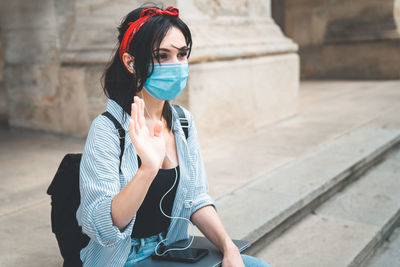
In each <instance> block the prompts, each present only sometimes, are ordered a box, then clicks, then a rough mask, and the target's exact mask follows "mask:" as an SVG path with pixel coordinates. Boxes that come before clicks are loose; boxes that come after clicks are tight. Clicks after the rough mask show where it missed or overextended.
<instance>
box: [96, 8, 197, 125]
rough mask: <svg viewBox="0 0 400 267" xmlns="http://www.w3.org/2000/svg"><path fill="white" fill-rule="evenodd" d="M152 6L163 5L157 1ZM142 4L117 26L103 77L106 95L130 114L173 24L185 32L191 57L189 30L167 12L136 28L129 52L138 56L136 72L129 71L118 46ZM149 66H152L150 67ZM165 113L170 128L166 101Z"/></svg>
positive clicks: (163, 112) (170, 119)
mask: <svg viewBox="0 0 400 267" xmlns="http://www.w3.org/2000/svg"><path fill="white" fill-rule="evenodd" d="M146 7H149V6H146ZM150 7H153V8H157V9H161V8H160V7H158V6H154V5H153V6H150ZM143 8H144V6H143V7H140V8H137V9H135V10H133V11H131V12H130V13H129V14H128V15H127V16H126V17H125V18H124V19H123V21H122V23H121V25H120V26H119V27H118V31H119V35H118V44H117V48H116V51H115V54H114V56H113V58H112V60H111V61H110V63H109V64H108V66H107V67H106V70H105V72H104V74H103V77H102V79H103V91H104V93H105V95H106V96H107V97H108V98H110V99H112V100H114V101H115V102H117V103H118V104H119V105H120V106H121V107H122V109H123V110H124V111H126V112H127V113H128V114H130V112H131V104H132V102H133V97H134V96H135V95H137V93H138V92H140V91H141V90H142V89H143V86H144V84H145V82H146V80H147V78H148V77H150V75H151V74H152V72H153V68H154V58H156V55H155V54H154V52H153V51H154V50H157V48H159V47H160V44H161V41H162V40H163V39H164V37H165V35H166V34H167V32H168V30H169V29H170V28H171V27H176V28H178V29H179V30H180V31H181V32H182V34H183V35H184V37H185V40H186V44H187V46H188V48H189V51H188V57H189V55H190V51H191V48H192V36H191V34H190V30H189V28H188V26H187V25H186V24H185V23H184V22H183V21H182V20H181V19H179V18H177V17H174V16H166V15H161V16H156V17H153V18H151V19H150V20H149V21H147V22H146V23H145V24H144V25H143V26H142V27H141V28H140V29H139V30H138V31H137V33H136V34H135V35H134V37H133V39H132V41H131V43H130V45H129V49H128V53H129V54H130V55H131V56H133V57H134V58H135V61H134V69H135V74H132V73H130V72H129V71H128V70H127V69H126V68H125V66H124V63H123V62H122V61H121V59H120V57H119V50H118V48H119V46H120V44H121V41H122V39H123V37H124V33H125V31H126V30H127V29H128V27H129V25H128V23H130V22H134V21H135V20H137V19H139V16H140V13H141V12H142V9H143ZM149 66H151V68H150V71H149ZM166 102H167V101H166ZM162 116H163V117H164V118H165V120H166V121H167V126H168V128H169V129H171V124H172V113H171V108H170V105H169V104H164V107H163V111H162ZM124 119H125V117H124Z"/></svg>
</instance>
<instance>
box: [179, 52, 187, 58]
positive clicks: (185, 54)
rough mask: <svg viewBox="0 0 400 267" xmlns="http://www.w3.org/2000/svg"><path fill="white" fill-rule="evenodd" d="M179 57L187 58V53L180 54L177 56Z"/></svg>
mask: <svg viewBox="0 0 400 267" xmlns="http://www.w3.org/2000/svg"><path fill="white" fill-rule="evenodd" d="M178 56H179V57H186V56H187V52H180V53H179V54H178Z"/></svg>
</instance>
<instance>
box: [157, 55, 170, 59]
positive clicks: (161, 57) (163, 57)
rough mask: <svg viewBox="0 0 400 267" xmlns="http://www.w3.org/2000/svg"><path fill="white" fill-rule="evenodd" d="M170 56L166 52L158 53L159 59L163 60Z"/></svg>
mask: <svg viewBox="0 0 400 267" xmlns="http://www.w3.org/2000/svg"><path fill="white" fill-rule="evenodd" d="M167 57H168V56H167V55H166V54H158V55H156V59H157V60H163V59H166V58H167Z"/></svg>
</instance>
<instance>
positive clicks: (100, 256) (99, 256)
mask: <svg viewBox="0 0 400 267" xmlns="http://www.w3.org/2000/svg"><path fill="white" fill-rule="evenodd" d="M107 111H108V112H110V113H111V114H112V115H113V116H114V117H115V118H116V119H117V120H118V121H119V122H120V123H121V125H122V126H123V128H124V129H125V132H126V138H125V151H124V155H123V157H122V162H121V172H119V155H120V146H119V139H118V135H117V131H116V129H115V127H114V124H113V123H112V122H111V121H110V120H109V119H108V118H106V117H104V116H101V115H99V116H97V117H96V118H95V119H94V120H93V122H92V125H91V127H90V131H89V134H88V137H87V139H86V144H85V149H84V152H83V156H82V161H81V166H80V192H81V205H80V206H79V209H78V211H77V214H76V216H77V219H78V223H79V224H80V225H81V226H82V229H83V232H84V233H85V234H87V235H88V236H89V237H90V242H89V244H88V246H86V247H85V248H83V249H82V251H81V259H82V261H83V263H84V266H123V265H124V263H125V261H126V259H127V257H128V254H129V250H130V245H131V233H132V231H134V229H135V226H134V224H135V216H134V217H133V219H132V220H131V222H130V223H129V224H128V226H127V227H126V228H125V229H124V230H123V231H122V232H121V231H120V230H119V229H118V228H117V227H116V226H114V225H113V223H112V219H111V201H112V199H113V198H114V196H115V195H116V194H118V192H119V191H120V190H121V189H122V188H123V187H124V186H125V185H126V184H127V183H128V182H129V181H130V180H131V179H132V178H133V177H134V176H135V174H136V171H137V169H138V162H137V156H136V151H135V147H134V146H133V144H132V142H131V140H130V138H129V134H128V125H129V115H128V114H127V113H125V112H123V111H122V108H121V107H120V106H119V105H118V104H117V103H116V102H115V101H113V100H111V99H109V100H108V103H107ZM184 112H185V114H186V117H187V118H188V120H189V125H190V128H189V137H188V139H187V140H186V138H185V134H184V132H183V130H182V127H181V126H180V123H179V117H178V114H177V112H176V111H175V110H174V109H173V116H172V117H173V129H174V134H175V140H176V146H177V150H178V160H179V166H180V172H181V173H180V175H181V179H180V181H179V184H178V189H177V192H176V196H175V201H174V205H173V209H172V216H179V217H185V218H190V216H191V214H193V213H194V212H195V211H196V210H198V209H199V208H201V207H204V206H206V205H214V207H215V203H214V201H213V200H212V199H211V197H210V196H209V195H208V183H207V177H206V173H205V169H204V164H203V160H202V157H201V153H200V147H199V143H198V138H197V131H196V128H195V124H194V121H193V118H192V116H191V114H190V112H189V111H187V110H186V109H184ZM123 114H125V116H124V115H123ZM187 227H188V222H187V221H186V220H182V219H172V221H171V224H170V226H169V229H168V232H167V238H168V240H167V245H168V244H171V243H173V242H175V241H178V240H181V239H185V238H188V233H187Z"/></svg>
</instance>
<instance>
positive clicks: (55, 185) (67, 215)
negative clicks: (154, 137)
mask: <svg viewBox="0 0 400 267" xmlns="http://www.w3.org/2000/svg"><path fill="white" fill-rule="evenodd" d="M173 107H174V108H175V110H176V111H177V112H178V115H179V121H180V123H181V126H182V128H183V131H184V133H185V137H186V139H187V138H188V129H189V122H188V120H187V119H186V116H185V113H184V112H183V110H182V108H181V107H180V106H178V105H173ZM102 115H103V116H106V117H107V118H109V119H110V120H111V121H112V122H113V123H114V125H115V128H116V129H117V130H118V134H119V137H120V147H121V155H120V160H121V159H122V155H123V152H124V146H125V131H124V129H123V128H122V126H121V124H120V123H119V122H118V121H117V120H116V119H115V118H114V116H112V115H111V114H110V113H109V112H104V113H103V114H102ZM81 158H82V154H66V155H65V156H64V158H63V160H62V161H61V164H60V166H59V167H58V169H57V172H56V174H55V176H54V178H53V180H52V182H51V184H50V186H49V188H48V189H47V194H48V195H50V196H51V230H52V232H53V233H54V234H55V236H56V239H57V242H58V247H59V249H60V252H61V255H62V257H63V258H64V264H63V266H64V267H70V266H71V267H77V266H82V262H81V259H80V251H81V249H82V248H84V247H86V246H87V244H88V243H89V240H90V238H89V237H88V236H87V235H85V234H84V233H82V228H81V227H80V226H79V225H78V222H77V220H76V217H75V215H76V211H77V209H78V207H79V204H80V199H81V198H80V191H79V166H80V161H81Z"/></svg>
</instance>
